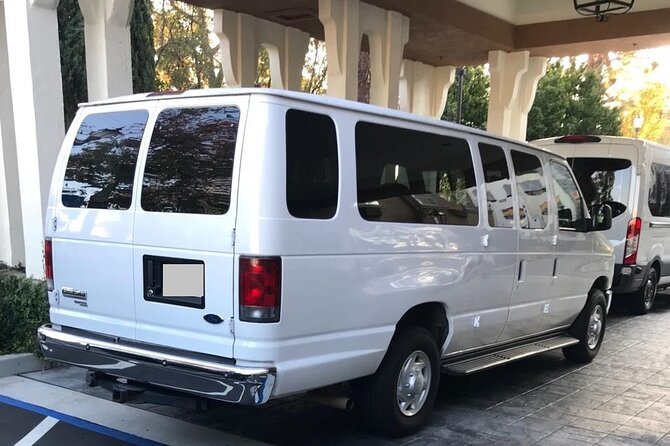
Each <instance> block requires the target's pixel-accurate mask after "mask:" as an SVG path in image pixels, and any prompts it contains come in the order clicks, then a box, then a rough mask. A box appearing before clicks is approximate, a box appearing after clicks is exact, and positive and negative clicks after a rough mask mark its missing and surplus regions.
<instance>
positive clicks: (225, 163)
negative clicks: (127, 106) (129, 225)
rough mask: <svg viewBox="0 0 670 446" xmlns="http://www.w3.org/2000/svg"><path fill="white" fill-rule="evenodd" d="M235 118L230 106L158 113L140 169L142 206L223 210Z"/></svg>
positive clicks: (236, 114)
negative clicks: (141, 169)
mask: <svg viewBox="0 0 670 446" xmlns="http://www.w3.org/2000/svg"><path fill="white" fill-rule="evenodd" d="M239 121H240V110H239V109H238V108H237V107H233V106H223V107H220V106H217V107H207V108H183V109H179V108H172V109H166V110H163V111H161V112H160V114H159V115H158V118H157V120H156V126H155V128H154V132H153V135H151V142H150V143H149V151H148V153H147V163H146V167H145V168H144V181H143V183H142V200H141V201H142V209H144V210H145V211H150V212H176V213H185V214H219V215H220V214H225V213H226V212H227V211H228V207H229V206H230V185H231V181H232V176H233V159H234V157H235V143H236V141H237V128H238V124H239Z"/></svg>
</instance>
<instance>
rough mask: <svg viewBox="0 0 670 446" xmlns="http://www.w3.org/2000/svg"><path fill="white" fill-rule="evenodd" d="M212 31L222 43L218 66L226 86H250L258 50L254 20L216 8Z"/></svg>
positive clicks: (252, 83) (250, 17) (256, 63)
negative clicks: (219, 64)
mask: <svg viewBox="0 0 670 446" xmlns="http://www.w3.org/2000/svg"><path fill="white" fill-rule="evenodd" d="M214 32H215V33H216V35H217V36H218V37H219V40H220V41H221V43H220V48H221V67H222V69H223V77H224V78H225V80H226V86H228V87H253V86H254V82H255V81H256V68H257V65H258V48H259V46H258V44H257V43H256V32H255V21H254V17H252V16H250V15H247V14H241V13H237V12H232V11H226V10H223V9H216V10H214Z"/></svg>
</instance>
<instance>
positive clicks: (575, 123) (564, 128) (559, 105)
mask: <svg viewBox="0 0 670 446" xmlns="http://www.w3.org/2000/svg"><path fill="white" fill-rule="evenodd" d="M606 100H607V98H606V91H605V86H604V85H603V76H602V74H601V73H600V72H599V71H596V70H594V69H592V68H589V67H588V66H586V65H584V66H577V65H576V63H575V61H574V59H573V60H572V62H571V64H570V65H569V66H568V67H567V68H566V67H564V66H563V65H562V64H561V62H560V61H556V62H554V63H552V64H550V65H549V67H548V69H547V74H546V75H545V76H544V77H543V78H542V79H540V83H539V84H538V88H537V95H536V96H535V102H534V103H533V108H532V109H531V110H530V113H529V114H528V133H527V136H526V139H528V140H529V141H532V140H534V139H539V138H548V137H551V136H559V135H589V134H590V135H619V134H620V118H619V114H620V113H619V109H618V108H616V107H609V106H608V105H607V104H606Z"/></svg>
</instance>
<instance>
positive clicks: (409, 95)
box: [400, 60, 456, 119]
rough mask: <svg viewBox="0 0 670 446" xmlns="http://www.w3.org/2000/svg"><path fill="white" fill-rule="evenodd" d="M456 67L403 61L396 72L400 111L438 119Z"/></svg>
mask: <svg viewBox="0 0 670 446" xmlns="http://www.w3.org/2000/svg"><path fill="white" fill-rule="evenodd" d="M455 76H456V68H455V67H452V66H444V67H433V66H430V65H426V64H423V63H421V62H415V61H412V60H404V61H403V63H402V70H401V72H400V110H402V111H407V112H410V113H416V114H419V115H423V116H432V117H434V118H437V119H439V118H441V117H442V113H443V112H444V107H445V105H446V104H447V93H448V92H449V87H451V85H452V84H453V83H454V78H455Z"/></svg>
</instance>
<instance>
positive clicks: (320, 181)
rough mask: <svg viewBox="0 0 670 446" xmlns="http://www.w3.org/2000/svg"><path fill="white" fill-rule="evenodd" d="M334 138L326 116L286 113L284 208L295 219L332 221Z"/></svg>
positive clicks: (334, 203)
mask: <svg viewBox="0 0 670 446" xmlns="http://www.w3.org/2000/svg"><path fill="white" fill-rule="evenodd" d="M338 176H339V172H338V160H337V137H336V134H335V123H334V122H333V120H332V119H330V118H329V117H328V116H326V115H320V114H316V113H309V112H304V111H299V110H289V111H288V112H286V205H287V206H288V211H289V212H290V213H291V215H293V216H294V217H298V218H316V219H326V218H332V217H333V216H334V215H335V211H336V210H337V190H338V183H339V180H338Z"/></svg>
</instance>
